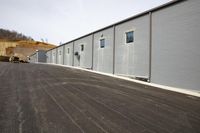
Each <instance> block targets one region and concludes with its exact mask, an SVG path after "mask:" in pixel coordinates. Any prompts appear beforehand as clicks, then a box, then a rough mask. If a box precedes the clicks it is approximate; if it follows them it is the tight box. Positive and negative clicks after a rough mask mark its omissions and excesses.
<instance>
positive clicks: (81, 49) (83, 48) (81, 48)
mask: <svg viewBox="0 0 200 133" xmlns="http://www.w3.org/2000/svg"><path fill="white" fill-rule="evenodd" d="M82 46H83V47H82ZM84 50H85V44H81V45H80V51H81V52H83V51H84Z"/></svg>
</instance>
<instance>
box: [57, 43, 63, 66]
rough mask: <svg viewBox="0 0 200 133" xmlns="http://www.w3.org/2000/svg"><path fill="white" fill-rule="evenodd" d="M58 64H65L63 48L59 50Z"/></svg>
mask: <svg viewBox="0 0 200 133" xmlns="http://www.w3.org/2000/svg"><path fill="white" fill-rule="evenodd" d="M57 64H63V46H60V47H58V48H57Z"/></svg>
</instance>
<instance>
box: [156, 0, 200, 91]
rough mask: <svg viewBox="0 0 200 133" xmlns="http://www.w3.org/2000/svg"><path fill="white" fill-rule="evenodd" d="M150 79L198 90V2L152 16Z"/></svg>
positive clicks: (199, 75)
mask: <svg viewBox="0 0 200 133" xmlns="http://www.w3.org/2000/svg"><path fill="white" fill-rule="evenodd" d="M152 20H153V21H152V33H153V34H152V46H153V47H152V82H153V83H157V84H163V85H168V86H175V87H180V88H188V89H197V90H200V82H199V79H200V37H199V33H200V1H198V0H188V1H185V2H183V3H180V4H176V5H173V6H170V7H168V8H164V9H162V10H159V11H157V12H154V13H153V15H152Z"/></svg>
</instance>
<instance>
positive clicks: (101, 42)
mask: <svg viewBox="0 0 200 133" xmlns="http://www.w3.org/2000/svg"><path fill="white" fill-rule="evenodd" d="M104 47H105V39H100V48H104Z"/></svg>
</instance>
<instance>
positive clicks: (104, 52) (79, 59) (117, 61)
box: [46, 0, 200, 91]
mask: <svg viewBox="0 0 200 133" xmlns="http://www.w3.org/2000/svg"><path fill="white" fill-rule="evenodd" d="M199 34H200V1H199V0H174V1H172V2H169V3H167V4H164V5H162V6H160V7H157V8H154V9H152V10H149V11H146V12H144V13H141V14H138V15H136V16H133V17H131V18H128V19H126V20H123V21H120V22H118V23H115V24H112V25H110V26H107V27H105V28H103V29H100V30H97V31H94V32H92V33H90V34H87V35H84V36H82V37H79V38H77V39H75V40H72V41H70V42H67V43H65V44H63V45H61V46H58V47H57V48H54V49H51V50H49V51H47V52H46V55H47V63H54V64H63V65H68V66H76V67H82V68H87V69H92V70H94V71H100V72H105V73H112V74H116V75H122V76H128V77H133V78H136V79H146V80H147V81H148V82H152V83H156V84H161V85H166V86H172V87H178V88H185V89H192V90H198V91H200V82H199V80H200V37H199Z"/></svg>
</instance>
